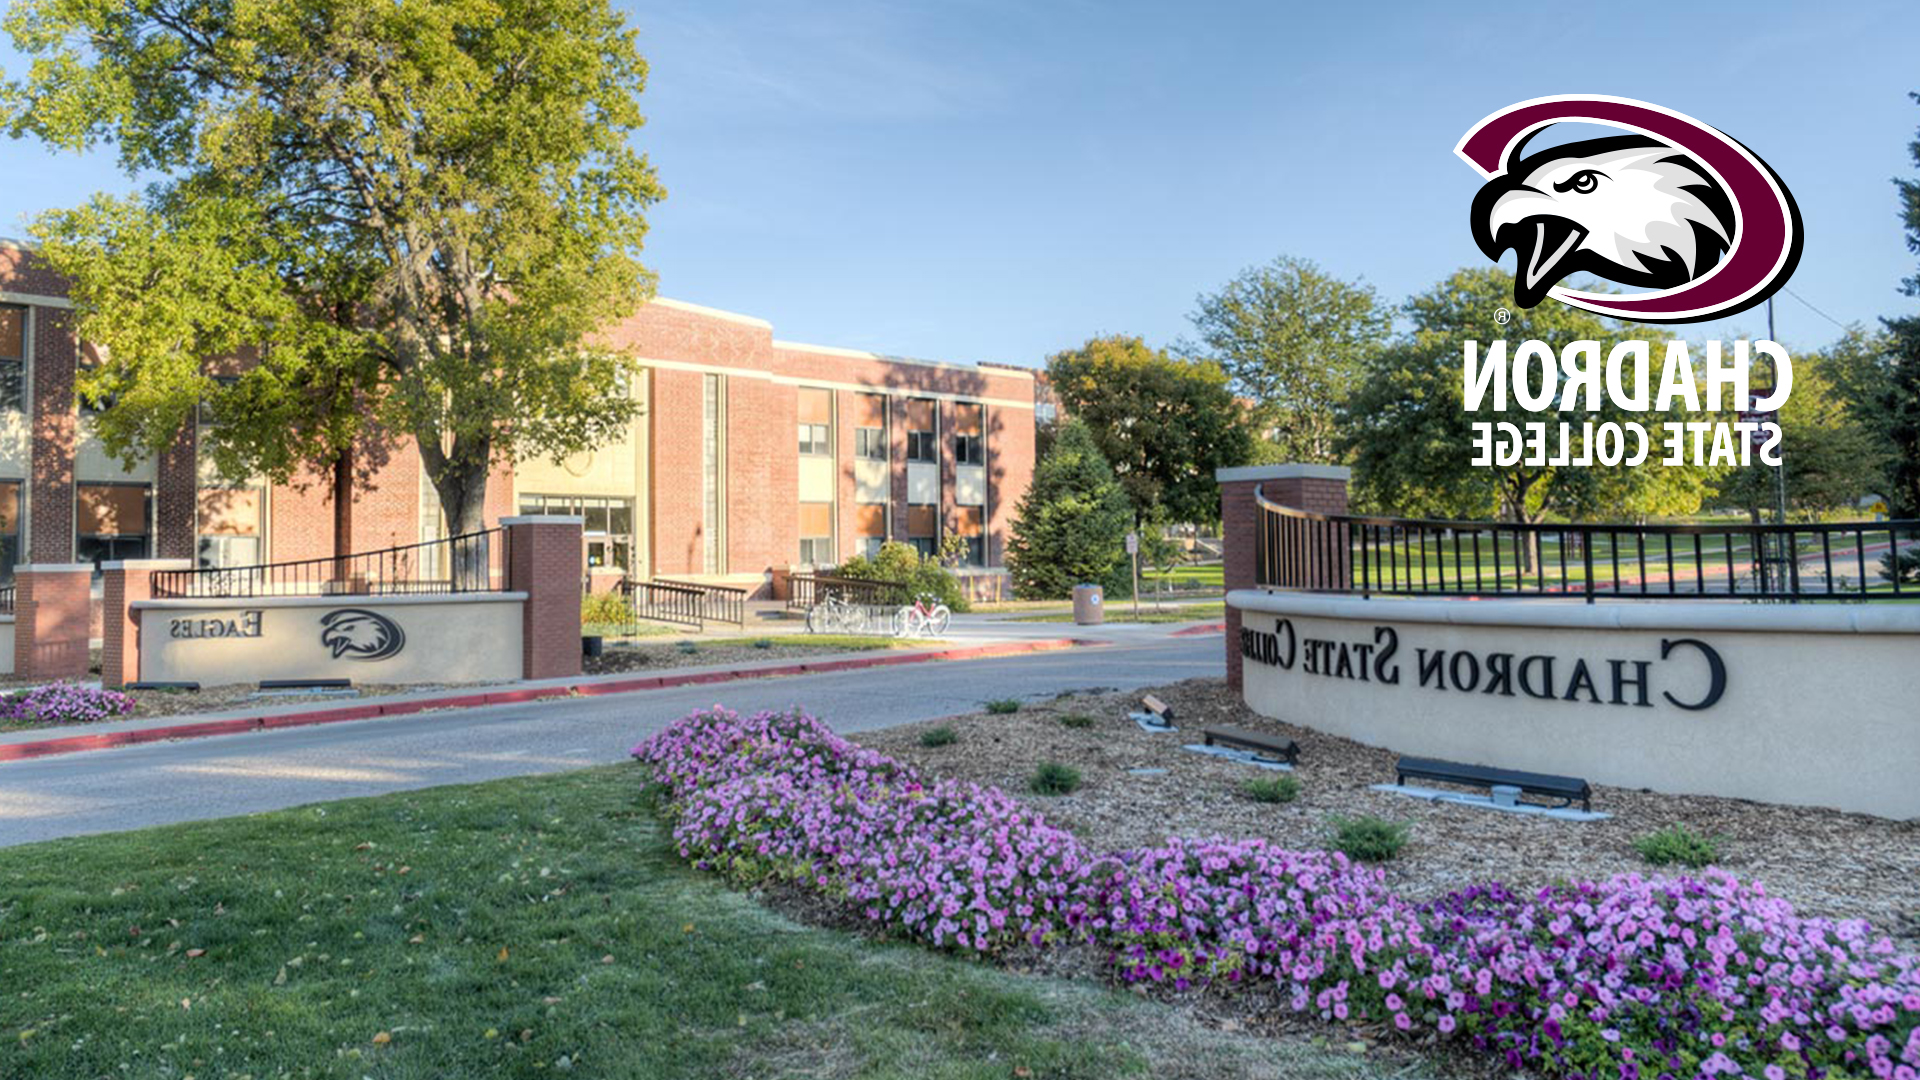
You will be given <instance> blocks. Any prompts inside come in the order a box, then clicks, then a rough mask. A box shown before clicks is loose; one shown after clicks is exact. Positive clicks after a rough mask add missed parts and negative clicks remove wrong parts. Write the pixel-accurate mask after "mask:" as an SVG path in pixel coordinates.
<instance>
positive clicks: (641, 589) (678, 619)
mask: <svg viewBox="0 0 1920 1080" xmlns="http://www.w3.org/2000/svg"><path fill="white" fill-rule="evenodd" d="M621 588H622V589H624V590H625V591H626V592H627V594H628V596H629V597H630V598H631V599H632V601H633V603H632V607H631V610H632V612H633V617H634V618H635V619H636V620H638V619H647V620H650V621H654V622H667V623H673V624H675V625H678V626H689V627H693V628H694V629H699V628H701V627H704V626H705V625H706V624H707V623H709V622H721V623H729V624H731V625H734V626H745V625H746V621H747V590H745V589H736V588H733V587H732V586H729V585H708V584H705V583H704V582H698V581H675V580H672V579H669V578H655V579H654V580H652V581H636V582H628V583H626V584H624V585H622V586H621Z"/></svg>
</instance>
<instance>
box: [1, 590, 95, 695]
mask: <svg viewBox="0 0 1920 1080" xmlns="http://www.w3.org/2000/svg"><path fill="white" fill-rule="evenodd" d="M13 582H14V595H13V616H14V618H13V673H14V674H15V675H21V676H25V677H26V678H30V679H84V678H86V677H87V632H88V630H89V629H90V625H89V624H90V619H91V617H92V606H93V605H92V600H91V597H90V593H91V591H92V586H93V564H92V563H27V564H24V565H22V566H19V567H16V568H15V569H14V579H13Z"/></svg>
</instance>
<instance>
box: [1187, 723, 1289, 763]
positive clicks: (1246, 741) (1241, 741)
mask: <svg viewBox="0 0 1920 1080" xmlns="http://www.w3.org/2000/svg"><path fill="white" fill-rule="evenodd" d="M1200 737H1201V738H1202V739H1204V740H1205V741H1206V745H1208V746H1235V747H1239V748H1240V749H1242V750H1249V751H1252V752H1253V754H1254V755H1255V756H1256V757H1265V758H1273V759H1275V760H1279V761H1284V762H1286V763H1287V764H1289V765H1292V764H1294V763H1295V762H1297V761H1298V760H1299V759H1300V746H1299V744H1298V743H1295V742H1294V741H1293V740H1292V739H1288V738H1283V737H1282V736H1279V735H1263V734H1261V733H1260V732H1257V731H1248V730H1246V729H1245V728H1231V727H1210V728H1202V729H1200Z"/></svg>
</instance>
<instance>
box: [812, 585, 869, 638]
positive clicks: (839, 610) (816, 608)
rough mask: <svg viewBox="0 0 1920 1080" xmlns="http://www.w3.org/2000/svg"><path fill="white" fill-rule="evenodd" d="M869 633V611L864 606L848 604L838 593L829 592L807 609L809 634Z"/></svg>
mask: <svg viewBox="0 0 1920 1080" xmlns="http://www.w3.org/2000/svg"><path fill="white" fill-rule="evenodd" d="M866 632H867V609H866V607H865V605H862V604H852V603H848V602H847V598H846V597H844V596H842V595H840V594H839V593H837V592H829V593H827V595H826V596H825V597H824V598H822V599H821V600H820V601H819V602H818V603H816V604H814V605H813V606H812V607H810V608H808V609H807V633H809V634H864V633H866Z"/></svg>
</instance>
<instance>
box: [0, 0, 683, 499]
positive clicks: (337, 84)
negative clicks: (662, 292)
mask: <svg viewBox="0 0 1920 1080" xmlns="http://www.w3.org/2000/svg"><path fill="white" fill-rule="evenodd" d="M6 25H7V28H8V30H9V31H10V32H11V34H12V36H13V40H14V42H15V45H16V46H17V47H18V48H19V49H20V51H21V52H23V53H25V54H26V55H28V56H29V57H32V58H33V61H34V62H33V64H32V67H31V68H30V70H29V72H28V74H27V75H26V77H25V78H21V79H15V80H12V81H9V82H7V83H5V84H4V86H0V125H4V126H5V127H6V128H7V130H8V131H9V132H10V133H11V134H13V135H14V136H16V137H19V136H33V137H37V138H39V139H41V140H43V141H45V142H46V143H48V144H50V145H52V146H55V147H60V148H67V149H75V150H81V149H88V148H92V147H95V146H98V145H103V144H105V145H111V146H113V147H114V148H115V149H116V151H117V153H118V155H119V160H120V164H121V166H122V167H123V168H124V169H125V170H126V171H127V172H128V173H129V174H130V175H137V176H141V177H143V178H144V177H151V178H153V182H152V183H151V184H150V185H149V186H148V187H147V188H146V190H145V192H144V193H143V194H141V195H140V196H137V197H134V198H111V197H105V196H101V197H96V198H94V199H93V200H92V201H90V202H88V203H87V204H85V205H84V206H81V207H79V208H76V209H72V210H67V211H60V212H54V213H50V214H47V215H45V216H43V217H42V218H41V219H40V220H39V221H38V222H37V223H36V225H35V227H34V233H35V235H36V236H37V237H39V238H40V239H41V241H42V242H43V244H44V248H45V254H46V257H47V258H48V260H49V261H50V262H51V263H52V264H53V266H54V268H55V269H57V270H59V271H61V272H62V273H64V274H66V275H68V276H69V277H70V278H71V279H72V281H73V298H74V300H75V305H76V309H77V314H78V316H79V323H78V327H77V329H78V331H79V333H80V334H81V335H82V336H83V337H84V338H85V339H87V340H89V341H91V342H94V343H97V344H98V345H100V346H102V347H103V348H102V350H101V352H102V363H101V364H100V365H99V366H98V367H97V368H95V369H94V370H92V371H91V372H89V373H87V374H85V375H84V376H83V378H82V381H81V390H82V392H83V393H88V394H103V393H112V394H114V395H116V400H115V403H114V407H113V408H111V409H109V410H107V411H106V412H105V413H104V414H103V415H102V416H101V417H100V419H99V432H100V435H101V437H102V438H103V440H104V441H105V442H106V444H107V446H108V448H109V449H110V450H112V451H114V452H116V453H119V454H121V455H122V456H125V457H132V456H137V455H140V454H143V453H152V452H156V451H158V450H159V449H161V448H162V447H164V446H165V445H166V444H167V443H168V442H169V441H170V440H171V439H172V438H173V437H174V436H175V434H176V433H177V431H178V430H179V427H180V425H181V424H182V423H184V422H185V421H186V419H187V418H188V417H189V416H191V415H192V411H193V410H194V408H196V407H197V406H198V405H199V404H200V402H201V401H202V400H206V401H209V402H210V403H211V406H212V408H213V411H214V413H215V415H216V416H217V417H219V419H220V421H221V422H220V424H219V426H218V427H217V428H216V429H215V431H214V434H213V438H214V446H213V447H212V450H213V453H214V455H215V459H216V461H217V462H218V463H219V465H220V467H221V469H222V471H225V472H230V473H233V474H251V473H255V472H259V473H264V474H266V475H268V476H271V477H274V478H276V479H283V478H285V477H286V476H288V475H289V474H291V473H292V472H293V471H294V470H295V469H296V468H298V467H299V466H300V465H302V464H324V463H327V462H330V461H332V460H334V459H335V457H336V456H337V455H338V454H339V453H340V452H341V450H342V448H343V447H345V446H347V445H349V444H351V442H352V441H353V440H354V439H355V438H358V437H360V436H362V435H363V434H365V432H366V431H367V430H368V427H367V426H368V425H372V426H374V427H376V428H378V429H380V430H388V431H401V432H406V433H408V434H410V435H412V436H413V437H414V438H415V440H416V441H417V442H418V445H419V449H420V453H421V456H422V459H423V463H424V465H425V470H426V473H427V475H428V477H429V478H430V479H431V481H432V482H433V484H434V487H435V489H436V491H437V492H438V493H439V496H440V503H441V506H442V508H443V510H444V511H445V513H446V517H447V520H448V522H449V523H450V525H452V527H453V528H454V529H455V531H471V530H473V529H476V528H478V527H480V525H481V522H482V521H483V507H484V502H485V492H486V483H487V476H488V473H489V471H490V468H491V466H492V465H493V464H495V463H496V462H498V461H501V460H503V459H525V458H530V457H561V456H565V455H567V454H570V453H573V452H577V451H579V450H581V449H585V448H588V447H591V446H594V445H597V444H600V443H603V442H605V441H607V440H608V439H609V438H611V437H613V436H614V435H616V434H617V433H619V432H620V431H621V430H622V429H623V428H624V426H625V425H626V424H627V423H628V422H629V420H630V419H631V417H632V415H633V411H634V408H635V404H634V402H633V400H632V399H631V397H630V395H628V394H626V393H624V392H622V390H623V382H622V372H623V370H624V368H625V363H626V362H625V360H624V359H623V358H621V357H619V356H617V355H614V354H612V353H608V352H604V351H601V350H598V349H595V348H593V347H592V346H591V345H590V342H589V335H590V334H591V332H592V331H593V330H595V329H596V328H598V327H600V326H603V325H605V324H606V323H608V322H610V321H612V320H615V319H618V318H621V317H623V316H625V315H627V314H629V313H631V312H633V311H634V310H636V309H637V308H638V306H639V305H640V304H641V303H642V302H643V301H644V300H645V299H646V297H647V296H648V295H649V294H650V292H651V288H652V278H651V275H650V274H649V273H648V272H647V271H646V270H645V269H644V268H643V267H642V266H641V264H640V263H639V261H638V254H639V250H640V246H641V241H642V238H643V237H644V235H645V232H646V222H645V217H644V212H645V210H646V209H647V208H648V207H649V206H650V205H651V204H652V203H653V202H654V201H655V200H657V199H659V198H661V197H662V196H663V194H664V193H663V191H662V189H661V188H660V186H659V184H658V182H657V180H656V178H655V176H654V173H653V170H652V168H651V166H650V165H649V164H648V163H647V161H646V159H645V158H644V157H643V156H641V155H640V154H639V153H638V152H637V151H636V150H635V149H634V148H633V147H632V146H631V139H632V137H633V135H634V133H635V132H636V131H637V130H638V129H639V127H640V125H641V124H642V122H643V120H642V117H641V115H640V112H639V106H638V100H637V98H638V95H639V93H640V91H641V89H642V88H643V86H644V84H645V79H646V64H645V62H644V61H643V60H642V59H641V57H640V55H639V53H638V52H637V50H636V48H635V39H634V32H633V31H632V30H631V29H629V28H628V27H626V26H625V25H624V23H623V21H622V19H621V17H620V16H619V15H618V14H616V13H615V12H614V11H612V10H611V8H610V7H609V6H608V4H607V3H606V2H605V0H390V2H386V3H380V4H367V3H363V2H361V0H150V2H143V3H140V4H137V5H124V4H100V3H94V2H92V0H21V2H19V3H17V4H16V5H15V7H14V8H13V9H12V12H11V14H10V15H9V17H8V19H7V24H6ZM236 352H245V353H248V354H249V358H250V359H251V360H252V361H254V364H253V366H252V368H251V370H249V371H247V373H246V374H245V375H244V376H243V377H242V378H241V379H240V380H239V381H238V382H237V383H236V384H234V385H232V386H226V385H223V384H222V383H220V382H216V381H215V380H213V379H212V378H211V377H210V375H209V372H208V371H207V369H206V367H205V364H204V362H205V361H206V360H207V359H208V358H209V357H217V356H220V355H223V354H231V353H236Z"/></svg>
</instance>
